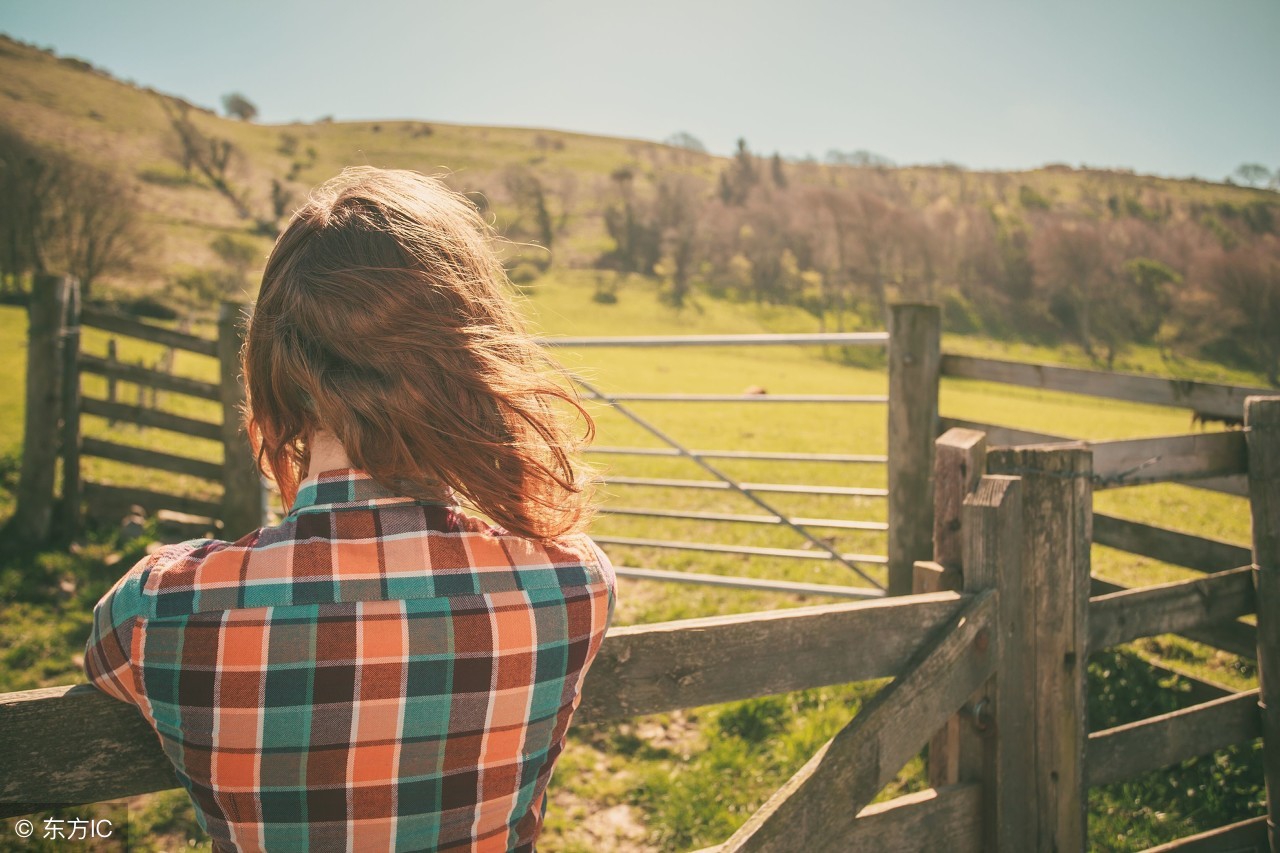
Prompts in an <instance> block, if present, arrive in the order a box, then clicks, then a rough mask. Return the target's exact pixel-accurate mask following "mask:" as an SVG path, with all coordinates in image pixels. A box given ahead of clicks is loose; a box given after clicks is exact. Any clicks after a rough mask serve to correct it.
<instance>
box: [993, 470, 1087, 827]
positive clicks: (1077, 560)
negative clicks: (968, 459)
mask: <svg viewBox="0 0 1280 853" xmlns="http://www.w3.org/2000/svg"><path fill="white" fill-rule="evenodd" d="M987 470H988V471H990V472H991V473H997V474H1010V475H1015V476H1020V477H1021V478H1022V509H1023V512H1022V542H1023V547H1022V563H1021V564H1022V568H1023V570H1024V587H1025V588H1026V589H1028V590H1030V595H1029V598H1028V599H1027V600H1026V604H1027V607H1026V612H1025V618H1026V633H1025V636H1026V640H1025V642H1026V643H1027V646H1028V647H1029V649H1030V654H1031V655H1032V663H1031V667H1030V669H1031V675H1032V679H1031V682H1030V683H1029V685H1028V689H1029V690H1030V695H1031V701H1032V703H1033V713H1032V715H1031V718H1032V720H1033V726H1034V734H1033V743H1034V749H1033V765H1032V767H1033V771H1032V774H1031V780H1032V782H1033V788H1032V789H1031V791H1029V792H1028V796H1027V799H1028V803H1029V806H1028V807H1029V809H1030V811H1031V812H1032V813H1033V819H1034V820H1035V824H1036V825H1035V845H1034V846H1033V847H1032V848H1031V849H1033V850H1039V851H1054V850H1059V851H1062V850H1083V849H1084V848H1085V839H1086V833H1085V803H1086V800H1085V784H1084V751H1085V739H1086V735H1085V721H1086V720H1087V718H1088V714H1087V705H1086V702H1085V671H1086V651H1087V648H1088V642H1089V634H1088V630H1087V624H1088V623H1087V620H1088V607H1089V576H1090V545H1091V540H1092V524H1091V521H1092V506H1093V490H1092V486H1091V484H1092V481H1093V465H1092V452H1091V451H1090V450H1089V449H1088V448H1087V447H1084V446H1082V445H1075V446H1071V445H1068V446H1061V445H1041V446H1032V447H1018V448H995V449H993V450H991V451H989V452H988V453H987Z"/></svg>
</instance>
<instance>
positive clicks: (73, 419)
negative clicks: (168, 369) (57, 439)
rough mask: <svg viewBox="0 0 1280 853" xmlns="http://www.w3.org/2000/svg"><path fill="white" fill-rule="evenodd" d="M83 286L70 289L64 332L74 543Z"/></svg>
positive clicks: (67, 480) (65, 472) (65, 468)
mask: <svg viewBox="0 0 1280 853" xmlns="http://www.w3.org/2000/svg"><path fill="white" fill-rule="evenodd" d="M79 359H80V283H79V282H78V281H74V280H73V281H72V282H71V283H70V284H69V285H68V287H67V305H66V315H65V318H64V322H63V330H62V404H61V406H60V407H59V408H60V409H61V413H62V436H61V438H62V454H61V455H62V497H61V499H60V511H59V514H60V515H61V517H62V518H61V524H60V527H61V528H62V535H63V536H64V537H66V538H67V539H70V540H75V539H77V538H78V537H79V535H80V516H81V506H80V503H81V500H82V499H83V494H82V491H81V476H80V368H79V366H78V364H79Z"/></svg>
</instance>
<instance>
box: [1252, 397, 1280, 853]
mask: <svg viewBox="0 0 1280 853" xmlns="http://www.w3.org/2000/svg"><path fill="white" fill-rule="evenodd" d="M1244 422H1245V427H1246V429H1247V435H1248V439H1247V440H1248V443H1249V514H1250V518H1251V519H1252V522H1253V566H1254V569H1255V575H1254V584H1255V588H1256V590H1257V596H1258V686H1259V688H1260V689H1261V691H1262V700H1261V701H1262V707H1263V710H1262V730H1263V733H1264V736H1263V742H1262V764H1263V772H1264V775H1265V777H1266V780H1267V814H1268V817H1269V829H1268V833H1269V838H1270V842H1271V848H1272V849H1273V850H1276V849H1280V829H1278V828H1277V827H1280V397H1250V398H1249V399H1248V400H1247V401H1246V404H1245V416H1244Z"/></svg>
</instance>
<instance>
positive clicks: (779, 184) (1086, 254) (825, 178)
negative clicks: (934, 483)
mask: <svg viewBox="0 0 1280 853" xmlns="http://www.w3.org/2000/svg"><path fill="white" fill-rule="evenodd" d="M673 141H674V140H673ZM695 141H696V140H695ZM679 144H680V147H682V148H685V149H687V150H689V151H697V150H698V149H697V147H695V146H693V145H691V144H689V143H683V142H681V143H679ZM834 153H835V154H839V152H834ZM827 160H828V162H827V163H822V164H820V163H816V162H813V161H808V162H790V161H785V160H783V159H782V158H781V157H779V156H778V155H776V154H775V155H773V156H772V157H765V156H760V155H757V154H754V153H753V152H751V151H750V149H749V148H748V146H747V144H746V143H745V142H744V141H740V142H739V145H738V149H737V151H736V152H735V154H734V156H733V157H732V158H730V159H729V160H728V161H727V162H723V161H721V162H723V165H721V166H719V167H718V168H715V167H713V169H712V170H711V173H710V174H711V175H712V176H709V175H708V174H707V171H708V170H707V169H706V168H702V169H698V168H689V167H688V161H681V160H679V159H677V158H674V157H673V158H669V159H667V160H660V159H658V158H652V159H651V161H650V162H649V163H648V164H647V165H641V164H639V163H636V164H633V165H629V166H624V167H621V168H619V169H617V170H615V171H614V172H613V173H612V174H611V175H610V176H609V178H608V179H607V180H605V181H602V182H601V184H600V185H598V186H596V187H595V188H594V193H593V195H594V196H595V198H594V205H588V206H594V207H596V208H597V209H598V211H599V216H600V219H601V221H602V224H603V228H604V230H605V232H606V233H607V236H608V238H609V242H610V244H611V245H610V248H609V249H608V250H607V251H605V252H603V253H601V254H600V255H599V256H598V257H596V258H595V259H594V264H595V265H596V266H597V267H599V268H601V269H607V270H615V271H617V272H618V273H620V274H625V273H638V274H641V275H646V276H654V277H657V278H659V279H661V280H662V281H663V284H664V295H665V298H666V299H667V301H669V302H670V304H672V305H674V306H677V307H680V306H683V305H684V304H685V303H686V302H687V301H688V300H689V298H690V297H691V295H692V294H693V293H695V292H699V291H700V292H705V293H707V294H710V295H713V296H724V297H728V298H733V299H740V300H750V301H754V302H758V303H770V304H787V305H796V306H800V307H802V308H804V309H805V310H806V311H809V312H810V313H812V314H813V315H814V316H815V317H816V318H817V319H818V321H819V323H820V324H821V326H822V328H824V329H825V328H833V327H834V328H835V329H837V330H839V329H843V328H844V326H845V324H846V323H863V324H874V325H880V324H881V323H882V322H883V315H884V306H885V303H886V301H887V300H889V299H891V298H901V299H930V300H937V301H940V302H942V303H943V306H944V315H945V317H946V322H947V324H948V327H949V328H950V329H951V330H953V331H958V332H967V333H977V334H987V335H992V336H995V337H1001V338H1020V339H1025V340H1032V341H1041V342H1047V343H1058V342H1063V341H1070V342H1074V343H1076V344H1078V345H1079V346H1080V347H1081V348H1083V350H1084V351H1085V352H1086V353H1088V354H1089V355H1090V356H1091V357H1093V358H1094V359H1096V360H1097V361H1098V362H1099V363H1100V364H1105V365H1106V366H1108V367H1112V366H1114V364H1115V362H1116V359H1117V358H1118V357H1119V356H1120V355H1121V354H1122V353H1123V352H1124V351H1125V349H1126V348H1127V347H1129V346H1131V345H1133V344H1149V345H1154V346H1157V347H1159V348H1160V349H1161V351H1162V352H1164V353H1168V354H1173V353H1176V352H1186V353H1194V354H1196V355H1200V356H1205V357H1209V358H1212V359H1214V360H1217V361H1220V362H1224V363H1229V364H1233V365H1236V366H1242V367H1248V368H1250V369H1256V370H1259V371H1261V372H1263V373H1265V374H1266V376H1267V377H1268V379H1269V380H1270V381H1271V383H1272V384H1280V331H1278V330H1280V233H1278V232H1280V229H1278V224H1280V223H1278V220H1280V197H1277V196H1276V195H1275V194H1274V193H1269V192H1265V191H1262V190H1259V191H1257V192H1254V193H1252V194H1251V197H1250V198H1248V200H1246V201H1243V202H1242V201H1198V200H1196V196H1195V194H1194V193H1181V194H1177V193H1175V192H1173V191H1171V190H1169V189H1168V188H1167V187H1165V186H1163V185H1162V184H1161V183H1160V182H1159V181H1154V180H1152V181H1147V180H1144V179H1139V178H1137V177H1136V176H1133V175H1130V174H1120V173H1114V172H1102V171H1098V172H1084V171H1080V172H1075V171H1074V170H1071V171H1073V172H1074V174H1072V175H1071V180H1070V181H1065V180H1064V181H1062V182H1060V183H1059V184H1056V185H1055V184H1054V182H1053V181H1052V180H1049V181H1047V182H1046V181H1043V180H1041V181H1035V182H1033V181H1032V180H1031V179H1030V178H1029V177H1028V176H1026V175H1018V174H1016V173H969V172H966V171H964V170H962V169H960V168H958V167H941V168H938V167H934V168H892V167H890V166H889V165H888V162H887V161H885V160H884V159H883V158H879V157H876V156H875V155H871V154H869V153H867V152H854V153H853V154H850V155H840V157H839V158H838V160H833V159H832V158H831V157H828V158H827ZM699 162H700V163H701V164H702V165H703V166H705V165H706V164H708V163H710V164H714V163H715V162H716V161H712V160H710V158H704V159H703V160H701V161H699ZM1056 169H1057V171H1060V172H1066V171H1068V170H1069V167H1056ZM1050 176H1052V172H1050ZM507 183H508V186H511V181H508V182H507ZM518 183H519V185H520V189H519V190H518V191H516V192H505V193H504V191H503V189H502V187H498V193H497V195H498V196H499V197H500V198H502V199H504V200H505V201H507V202H508V204H509V206H510V208H511V209H512V211H513V212H512V213H511V214H510V215H509V216H507V217H506V219H505V222H506V223H507V224H511V225H513V226H514V227H512V228H511V231H512V232H513V233H514V234H515V236H517V237H518V238H522V239H533V240H535V241H538V240H539V239H540V235H538V234H537V233H535V232H534V231H533V230H531V229H529V228H528V227H527V223H529V222H531V221H534V220H540V219H542V220H545V218H546V213H545V211H546V209H547V207H548V202H547V198H548V196H554V195H555V193H554V192H551V191H550V190H549V187H548V186H545V185H544V183H545V182H540V180H539V178H538V177H537V175H536V174H535V173H534V172H532V171H529V170H526V172H525V173H524V174H523V175H522V177H521V179H520V181H519V182H518ZM1206 197H1208V196H1207V195H1206ZM538 209H541V210H542V211H543V212H542V213H539V212H537V210H538ZM503 221H504V220H502V219H500V220H499V222H500V224H503ZM546 234H547V236H546V237H545V238H541V239H545V243H544V244H545V245H547V246H550V245H551V241H552V239H554V235H553V234H552V233H551V230H548V231H547V232H546Z"/></svg>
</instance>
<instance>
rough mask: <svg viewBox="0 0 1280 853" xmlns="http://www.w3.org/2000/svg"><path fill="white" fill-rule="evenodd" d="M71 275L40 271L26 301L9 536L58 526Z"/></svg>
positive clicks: (44, 535)
mask: <svg viewBox="0 0 1280 853" xmlns="http://www.w3.org/2000/svg"><path fill="white" fill-rule="evenodd" d="M71 286H72V282H71V279H68V278H65V277H63V276H53V275H38V276H36V277H35V280H34V282H33V283H32V287H31V301H30V304H28V305H27V383H26V405H25V407H24V414H23V424H22V436H23V438H22V467H21V469H20V470H19V473H18V492H17V502H18V505H17V507H16V508H15V510H14V513H13V517H12V518H10V519H9V523H8V525H6V527H5V535H6V536H11V537H14V538H15V539H19V540H23V541H27V542H33V543H34V542H44V541H45V540H47V539H48V538H49V533H50V532H51V530H52V526H53V486H54V480H55V475H56V471H57V464H58V418H59V414H60V412H59V409H60V407H61V404H62V396H61V384H62V367H61V364H62V361H61V360H62V346H61V337H62V329H63V318H64V316H65V314H66V306H67V298H68V295H69V291H70V288H71Z"/></svg>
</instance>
